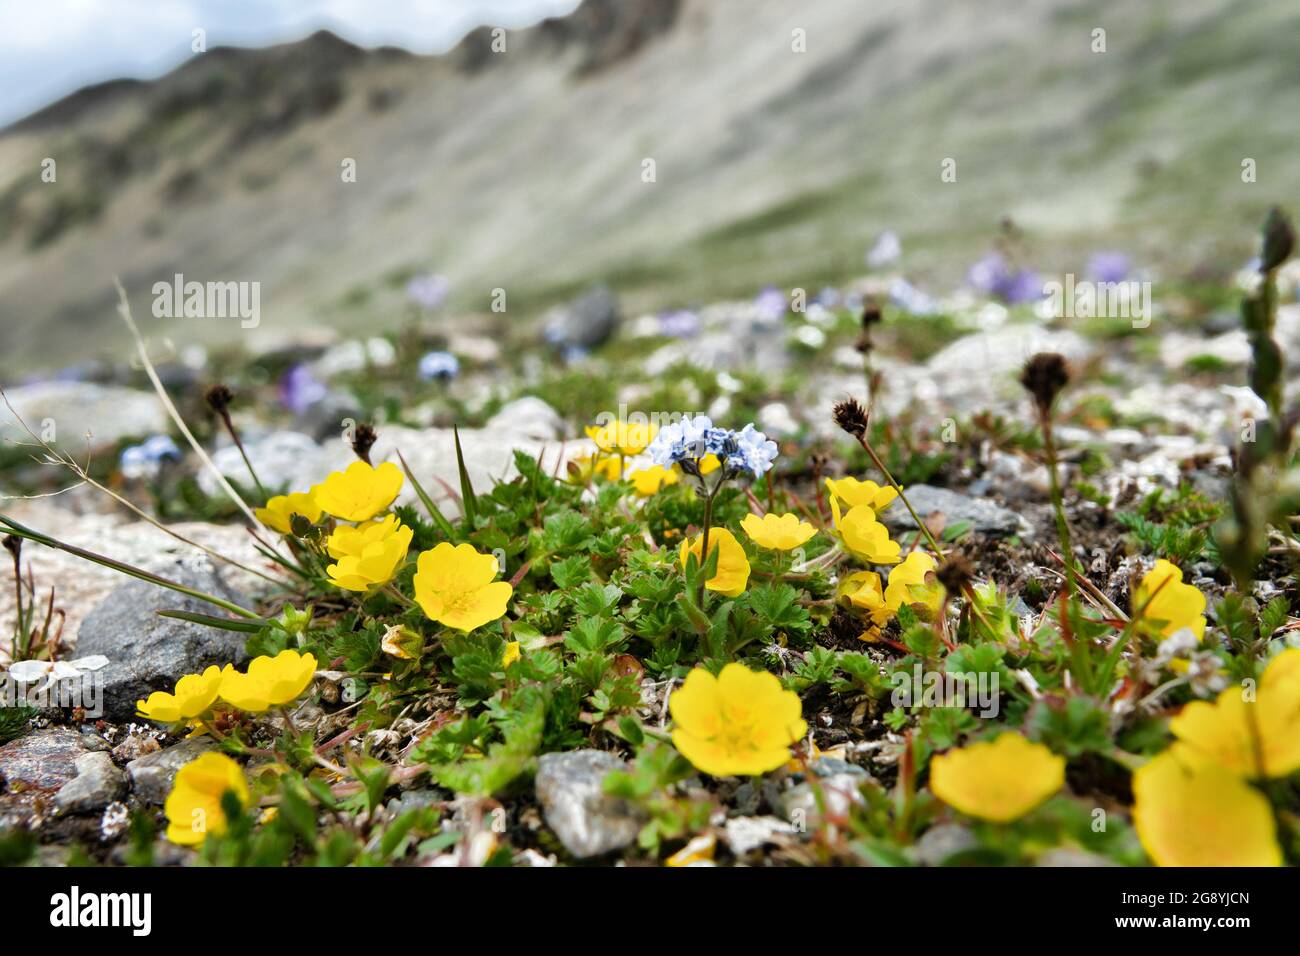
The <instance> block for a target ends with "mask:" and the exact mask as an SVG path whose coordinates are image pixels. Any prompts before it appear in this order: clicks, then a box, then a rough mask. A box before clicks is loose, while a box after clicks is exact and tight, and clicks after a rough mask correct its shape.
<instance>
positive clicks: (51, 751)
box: [0, 727, 88, 791]
mask: <svg viewBox="0 0 1300 956" xmlns="http://www.w3.org/2000/svg"><path fill="white" fill-rule="evenodd" d="M87 752H88V751H87V747H86V741H85V739H84V738H83V737H82V735H81V734H79V733H77V732H76V731H75V730H70V729H68V728H67V727H46V728H43V729H41V730H34V731H32V732H31V733H30V734H27V735H26V736H23V737H19V738H18V739H17V740H11V741H9V743H7V744H5V745H4V746H3V747H0V781H3V782H4V783H5V785H6V786H8V788H9V789H10V790H46V791H56V790H59V789H60V788H62V787H63V786H64V785H65V784H67V783H70V782H71V781H72V780H74V779H76V776H77V759H78V758H80V757H82V756H84V755H85V754H86V753H87Z"/></svg>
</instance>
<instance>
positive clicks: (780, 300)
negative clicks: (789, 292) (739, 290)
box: [754, 285, 790, 322]
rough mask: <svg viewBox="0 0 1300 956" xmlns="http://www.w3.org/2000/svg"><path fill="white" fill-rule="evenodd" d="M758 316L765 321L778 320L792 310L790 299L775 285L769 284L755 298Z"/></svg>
mask: <svg viewBox="0 0 1300 956" xmlns="http://www.w3.org/2000/svg"><path fill="white" fill-rule="evenodd" d="M754 305H755V306H757V307H758V317H759V319H760V320H762V321H764V322H778V321H780V320H781V319H783V318H785V314H786V313H787V312H789V311H790V300H789V299H787V298H786V297H785V293H784V292H782V291H781V290H780V289H778V288H777V287H776V286H774V285H770V286H768V287H767V288H766V289H764V290H763V291H762V292H760V293H759V294H758V297H757V298H756V299H754Z"/></svg>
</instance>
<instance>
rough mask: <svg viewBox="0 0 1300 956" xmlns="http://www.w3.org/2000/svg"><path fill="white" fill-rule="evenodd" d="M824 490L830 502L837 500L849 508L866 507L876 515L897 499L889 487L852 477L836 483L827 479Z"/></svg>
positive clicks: (896, 493)
mask: <svg viewBox="0 0 1300 956" xmlns="http://www.w3.org/2000/svg"><path fill="white" fill-rule="evenodd" d="M826 490H827V491H829V492H830V493H831V501H832V502H834V501H835V500H836V499H839V501H840V502H841V503H843V504H845V505H848V506H849V507H850V508H855V507H857V506H858V505H866V506H867V507H868V508H870V509H871V510H872V511H874V512H876V513H877V514H879V513H880V512H882V511H884V510H885V509H886V508H888V507H889V506H890V505H891V504H893V501H894V499H895V498H897V497H898V492H897V491H895V490H894V489H893V488H892V487H891V486H889V485H885V486H883V487H882V486H880V485H878V484H876V483H875V482H874V481H858V479H856V478H854V477H853V476H852V475H850V476H849V477H847V478H841V479H839V480H838V481H836V480H835V479H834V478H827V479H826Z"/></svg>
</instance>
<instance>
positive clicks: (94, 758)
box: [54, 751, 126, 813]
mask: <svg viewBox="0 0 1300 956" xmlns="http://www.w3.org/2000/svg"><path fill="white" fill-rule="evenodd" d="M75 764H76V768H77V776H76V777H74V778H73V779H72V780H70V781H68V782H67V783H65V784H64V785H63V786H62V788H60V790H59V792H58V793H56V794H55V795H54V805H55V806H56V807H57V808H58V809H59V811H60V812H62V813H84V812H86V811H87V810H98V809H99V808H101V807H106V806H108V805H109V804H110V803H112V802H113V801H114V800H117V799H119V798H120V797H121V796H122V794H124V793H125V792H126V774H124V773H123V772H122V771H121V770H119V769H118V767H117V764H115V763H113V758H112V757H110V756H109V755H108V754H106V753H104V752H102V751H98V752H94V753H88V754H83V755H82V756H80V757H78V758H77V759H76V761H75Z"/></svg>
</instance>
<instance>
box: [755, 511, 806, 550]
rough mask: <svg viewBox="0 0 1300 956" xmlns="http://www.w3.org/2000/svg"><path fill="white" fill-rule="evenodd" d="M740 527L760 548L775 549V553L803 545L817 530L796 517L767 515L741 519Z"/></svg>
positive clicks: (790, 515)
mask: <svg viewBox="0 0 1300 956" xmlns="http://www.w3.org/2000/svg"><path fill="white" fill-rule="evenodd" d="M740 526H741V527H742V528H744V529H745V534H747V535H749V538H750V540H751V541H753V542H754V543H755V544H756V545H758V546H759V547H760V548H775V549H776V550H777V551H790V550H792V549H794V548H797V547H799V546H800V545H801V544H804V543H805V542H807V541H808V539H809V538H811V537H812V536H813V535H815V534H816V533H817V529H816V528H814V527H813V526H812V525H810V524H809V523H808V522H807V521H801V520H800V519H799V516H798V515H794V514H786V515H780V516H779V517H778V516H777V515H774V514H771V513H768V514H765V515H763V517H761V518H760V517H759V516H758V515H754V514H749V515H745V517H744V518H742V519H741V522H740Z"/></svg>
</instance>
